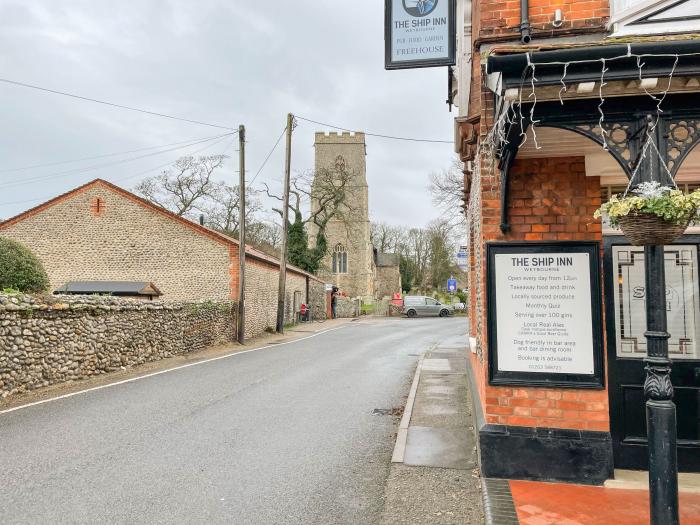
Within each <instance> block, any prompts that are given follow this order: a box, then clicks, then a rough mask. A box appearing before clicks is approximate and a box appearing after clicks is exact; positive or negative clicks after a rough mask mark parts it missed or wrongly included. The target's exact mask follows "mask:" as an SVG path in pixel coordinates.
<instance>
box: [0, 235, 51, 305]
mask: <svg viewBox="0 0 700 525" xmlns="http://www.w3.org/2000/svg"><path fill="white" fill-rule="evenodd" d="M48 286H49V279H48V277H47V276H46V271H45V270H44V267H43V266H42V264H41V262H40V261H39V259H37V257H36V256H35V255H34V254H33V253H32V252H31V251H30V250H29V249H28V248H27V247H25V246H23V245H22V244H20V243H18V242H15V241H11V240H10V239H3V238H2V237H0V290H2V289H8V288H10V289H13V290H17V291H19V292H25V293H38V292H44V291H46V289H47V288H48Z"/></svg>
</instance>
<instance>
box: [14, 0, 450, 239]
mask: <svg viewBox="0 0 700 525" xmlns="http://www.w3.org/2000/svg"><path fill="white" fill-rule="evenodd" d="M383 6H384V2H382V1H381V0H362V1H360V2H347V1H346V2H343V1H340V0H297V1H290V0H266V1H256V2H244V1H242V0H223V1H217V0H188V1H187V0H119V1H118V2H114V1H111V0H85V1H79V0H61V1H60V2H57V1H54V0H44V1H32V0H19V1H14V0H0V49H2V53H0V78H6V79H11V80H16V81H21V82H26V83H29V84H37V85H40V86H44V87H48V88H51V89H55V90H60V91H68V92H71V93H76V94H80V95H83V96H87V97H93V98H98V99H102V100H107V101H111V102H115V103H118V104H123V105H127V106H135V107H139V108H144V109H148V110H151V111H156V112H161V113H168V114H172V115H177V116H181V117H184V118H188V119H193V120H200V121H206V122H212V123H218V124H222V125H225V126H231V127H236V128H237V127H238V125H239V124H245V125H246V127H247V130H248V149H247V152H248V156H247V164H248V177H249V178H250V177H252V176H253V175H254V174H255V172H256V171H257V169H258V168H259V166H260V164H261V163H262V161H263V159H264V157H265V156H266V155H267V153H268V152H269V150H270V149H271V148H272V145H273V144H274V142H275V140H276V139H277V137H278V136H279V134H280V132H281V131H282V129H283V128H284V126H285V119H286V114H287V112H290V111H291V112H293V113H295V114H298V115H301V116H305V117H308V118H311V119H313V120H318V121H322V122H328V123H330V124H335V125H340V126H347V127H350V128H354V129H357V130H360V131H370V132H375V133H386V134H390V135H401V136H409V137H417V138H428V139H440V140H449V139H450V138H451V136H452V118H453V116H454V115H452V114H450V113H449V112H448V111H447V106H446V105H445V103H444V99H445V95H446V90H447V86H446V84H447V82H446V77H447V73H446V71H445V69H444V68H439V69H424V70H409V71H394V72H386V71H384V67H383V60H384V58H383V49H384V47H383V45H384V44H383V33H382V31H383ZM0 98H1V100H2V103H1V104H0V121H1V122H2V128H1V129H2V131H0V133H2V140H0V217H5V218H7V217H9V216H12V215H15V214H17V213H19V212H21V211H23V210H24V209H27V208H29V207H32V206H35V205H36V204H38V203H40V202H42V201H44V200H46V199H48V198H51V197H53V196H55V195H57V194H59V193H62V192H65V191H67V190H69V189H71V188H74V187H76V186H78V185H80V184H82V183H84V182H87V181H89V180H92V179H94V178H96V177H101V178H105V179H107V180H110V181H112V182H114V183H116V184H118V185H120V186H123V187H125V188H127V189H131V188H133V187H134V185H135V184H136V183H137V182H138V180H140V179H141V178H143V177H145V176H148V175H153V174H155V173H157V172H158V171H159V170H158V169H157V168H158V167H159V166H162V165H164V164H169V163H171V162H172V161H174V160H175V159H176V158H177V157H178V156H181V155H184V154H188V153H193V152H195V151H197V150H198V149H201V148H203V147H205V146H210V147H209V148H208V149H206V150H204V151H202V152H201V154H216V153H221V152H223V151H224V150H225V149H226V147H227V146H229V147H228V149H227V150H226V151H227V153H228V154H230V155H233V158H232V159H231V160H230V161H229V162H228V164H227V167H226V169H225V170H222V171H221V172H220V176H221V177H229V178H230V179H231V180H234V179H235V178H236V177H237V174H236V173H235V170H236V169H237V158H235V157H236V149H237V142H236V143H235V144H232V139H229V138H227V139H226V140H224V141H220V142H218V143H216V142H215V141H214V142H208V143H205V144H200V145H194V146H191V147H188V148H185V149H181V150H176V151H170V152H167V153H163V154H161V155H153V156H149V157H146V158H142V159H139V160H134V161H133V162H124V163H121V164H117V165H113V166H107V167H103V168H101V169H94V170H91V171H85V172H78V173H76V172H73V173H68V174H66V173H61V172H65V171H68V170H76V169H80V168H86V167H91V166H94V165H99V164H104V163H108V162H114V161H118V160H123V159H129V158H133V157H137V156H143V155H147V154H150V153H152V152H153V151H157V150H149V151H142V152H137V153H132V154H125V155H120V156H114V157H108V158H104V159H97V160H92V161H84V162H77V163H72V164H63V165H58V166H51V167H46V168H40V169H38V168H35V169H29V170H23V171H7V170H10V169H13V168H19V167H24V166H30V165H36V164H44V163H51V162H57V161H63V160H71V159H75V158H81V157H90V156H96V155H103V154H110V153H115V152H121V151H126V150H134V149H139V148H146V147H149V146H158V145H164V144H170V143H175V142H183V141H189V140H190V139H192V140H196V139H200V138H205V137H212V136H215V135H218V134H220V133H221V132H222V131H221V130H217V129H214V128H209V127H205V126H201V125H196V124H188V123H182V122H177V121H173V120H168V119H163V118H158V117H154V116H148V115H143V114H139V113H133V112H129V111H125V110H121V109H116V108H110V107H106V106H103V105H98V104H94V103H90V102H84V101H78V100H74V99H70V98H66V97H62V96H58V95H53V94H48V93H42V92H38V91H35V90H31V89H27V88H22V87H16V86H12V85H8V84H5V83H2V82H0ZM317 129H318V130H319V131H320V130H322V128H320V127H319V126H316V125H312V124H308V123H304V122H300V125H299V127H298V128H297V129H296V131H295V133H294V150H293V151H294V155H293V169H295V170H305V169H309V168H311V167H312V166H313V147H312V145H313V133H314V131H316V130H317ZM367 142H368V157H367V165H368V182H369V185H370V211H371V214H372V216H373V218H375V219H377V220H383V221H387V222H390V223H394V224H406V225H410V226H419V225H423V224H425V223H427V222H428V221H429V220H430V219H432V218H434V217H436V216H437V215H438V212H437V211H436V210H435V209H434V208H433V206H432V205H431V201H430V195H429V193H428V191H427V184H428V174H429V173H430V172H432V171H435V170H439V169H442V168H444V167H447V166H449V165H450V162H451V158H452V156H453V154H452V146H451V145H449V144H421V143H411V142H399V141H390V140H384V139H378V138H372V137H368V139H367ZM283 144H284V143H283V142H282V143H281V144H280V147H279V148H278V150H277V151H276V152H275V154H274V155H273V156H272V158H271V159H270V161H269V162H268V164H267V166H266V168H265V170H264V171H263V173H262V174H261V175H260V177H259V178H258V181H256V185H257V183H258V182H263V181H264V182H268V183H269V184H271V186H272V187H273V188H279V187H281V179H282V170H283ZM163 149H168V148H163ZM147 170H150V171H147ZM144 172H145V173H144ZM8 203H9V204H8Z"/></svg>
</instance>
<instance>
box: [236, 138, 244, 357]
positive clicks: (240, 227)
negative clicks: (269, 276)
mask: <svg viewBox="0 0 700 525" xmlns="http://www.w3.org/2000/svg"><path fill="white" fill-rule="evenodd" d="M238 169H239V175H238V193H239V198H238V265H239V266H238V319H237V321H238V324H237V326H236V334H237V335H238V342H239V343H240V344H245V126H243V125H240V126H239V127H238Z"/></svg>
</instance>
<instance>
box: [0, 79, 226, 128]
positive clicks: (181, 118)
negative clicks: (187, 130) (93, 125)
mask: <svg viewBox="0 0 700 525" xmlns="http://www.w3.org/2000/svg"><path fill="white" fill-rule="evenodd" d="M0 82H4V83H6V84H11V85H13V86H19V87H25V88H29V89H35V90H37V91H44V92H46V93H53V94H54V95H62V96H64V97H70V98H75V99H78V100H84V101H87V102H94V103H96V104H103V105H105V106H111V107H114V108H119V109H126V110H128V111H135V112H138V113H145V114H146V115H152V116H155V117H162V118H167V119H171V120H179V121H181V122H189V123H190V124H199V125H201V126H209V127H211V128H219V129H226V130H229V131H235V128H232V127H230V126H222V125H220V124H212V123H210V122H203V121H201V120H193V119H188V118H183V117H176V116H174V115H168V114H166V113H159V112H157V111H150V110H147V109H141V108H135V107H132V106H125V105H123V104H116V103H114V102H108V101H106V100H99V99H96V98H92V97H85V96H82V95H76V94H74V93H68V92H66V91H58V90H56V89H50V88H46V87H43V86H37V85H35V84H27V83H26V82H19V81H17V80H10V79H8V78H0Z"/></svg>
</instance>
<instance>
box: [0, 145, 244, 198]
mask: <svg viewBox="0 0 700 525" xmlns="http://www.w3.org/2000/svg"><path fill="white" fill-rule="evenodd" d="M231 135H233V133H225V134H223V135H216V136H213V137H208V138H205V139H201V140H197V141H194V142H190V143H187V144H185V145H180V146H175V147H172V148H168V149H165V150H162V151H155V152H152V153H147V154H145V155H139V156H137V157H130V158H127V159H119V160H115V161H111V162H105V163H102V164H93V165H92V166H85V167H80V168H72V169H70V170H65V171H59V172H56V173H49V174H46V175H39V176H36V177H30V178H25V179H22V180H19V181H13V182H7V183H0V188H9V187H15V186H24V185H26V184H32V183H35V182H39V181H44V180H49V179H54V178H58V177H62V176H65V175H74V174H78V173H85V172H88V171H94V170H97V169H102V168H106V167H109V166H115V165H118V164H125V163H128V162H133V161H136V160H141V159H145V158H148V157H153V156H156V155H162V154H163V153H169V152H171V151H176V150H179V149H184V148H188V147H190V146H196V145H197V144H202V143H206V142H211V141H212V140H216V139H219V138H223V137H228V136H231Z"/></svg>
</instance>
